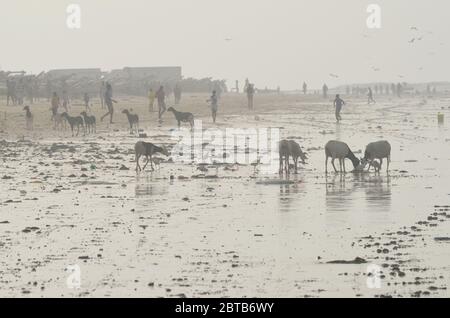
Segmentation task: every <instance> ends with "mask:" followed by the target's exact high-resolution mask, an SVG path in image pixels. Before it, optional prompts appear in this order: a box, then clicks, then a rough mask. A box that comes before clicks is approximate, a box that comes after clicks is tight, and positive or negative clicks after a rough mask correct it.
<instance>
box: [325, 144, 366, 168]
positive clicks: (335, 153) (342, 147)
mask: <svg viewBox="0 0 450 318" xmlns="http://www.w3.org/2000/svg"><path fill="white" fill-rule="evenodd" d="M330 157H331V158H332V160H331V164H332V165H333V168H334V171H335V172H338V171H337V169H336V167H335V165H334V160H335V159H339V168H340V171H341V172H342V168H344V169H343V170H344V173H345V172H346V171H345V158H347V159H350V160H351V161H352V163H353V166H354V167H355V169H356V167H358V166H359V163H360V162H359V159H358V158H356V156H355V155H354V154H353V152H352V151H351V150H350V148H349V146H348V145H347V144H346V143H344V142H341V141H336V140H331V141H329V142H328V143H327V144H326V145H325V173H327V172H328V158H330Z"/></svg>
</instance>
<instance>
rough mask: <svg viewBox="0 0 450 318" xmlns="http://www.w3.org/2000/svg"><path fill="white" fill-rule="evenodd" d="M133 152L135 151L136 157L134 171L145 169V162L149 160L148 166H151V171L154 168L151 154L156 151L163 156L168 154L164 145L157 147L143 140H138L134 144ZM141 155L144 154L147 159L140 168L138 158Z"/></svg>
mask: <svg viewBox="0 0 450 318" xmlns="http://www.w3.org/2000/svg"><path fill="white" fill-rule="evenodd" d="M134 153H135V157H136V171H141V170H145V167H147V164H148V162H149V161H150V166H151V168H152V171H153V170H155V169H154V168H153V162H154V161H153V158H152V156H153V155H154V154H156V153H160V154H163V155H165V156H168V155H169V152H168V151H167V149H166V148H165V147H158V146H156V145H154V144H152V143H150V142H145V141H138V142H137V143H136V144H135V145H134ZM141 156H145V158H146V159H147V161H146V163H145V165H144V167H143V168H142V169H141V166H140V165H139V159H140V158H141Z"/></svg>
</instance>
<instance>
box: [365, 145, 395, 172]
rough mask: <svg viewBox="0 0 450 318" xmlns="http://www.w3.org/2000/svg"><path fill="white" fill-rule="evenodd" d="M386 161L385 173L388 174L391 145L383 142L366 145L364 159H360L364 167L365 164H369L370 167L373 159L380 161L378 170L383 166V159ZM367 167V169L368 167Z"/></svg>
mask: <svg viewBox="0 0 450 318" xmlns="http://www.w3.org/2000/svg"><path fill="white" fill-rule="evenodd" d="M384 158H386V159H387V169H386V171H387V172H389V164H390V163H391V145H390V144H389V142H387V141H385V140H381V141H377V142H372V143H370V144H368V145H367V147H366V151H365V152H364V158H363V159H362V164H363V165H366V164H367V163H370V164H371V165H372V166H373V164H372V162H373V160H374V159H379V160H380V170H381V167H382V166H383V159H384ZM371 165H369V169H370V166H371Z"/></svg>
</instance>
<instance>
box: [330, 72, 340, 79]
mask: <svg viewBox="0 0 450 318" xmlns="http://www.w3.org/2000/svg"><path fill="white" fill-rule="evenodd" d="M330 76H331V77H334V78H338V77H339V75H336V74H333V73H330Z"/></svg>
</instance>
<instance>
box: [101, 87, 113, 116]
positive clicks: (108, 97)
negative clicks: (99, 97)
mask: <svg viewBox="0 0 450 318" xmlns="http://www.w3.org/2000/svg"><path fill="white" fill-rule="evenodd" d="M104 101H105V104H106V107H107V108H108V112H107V113H106V114H104V115H103V116H102V118H101V121H103V119H104V118H105V117H106V116H108V115H109V116H110V119H109V123H110V124H113V115H114V107H113V103H117V101H115V100H114V99H113V98H112V86H111V84H109V83H106V89H105V96H104Z"/></svg>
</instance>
